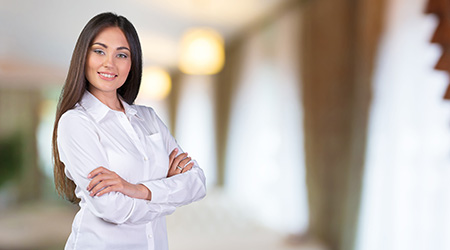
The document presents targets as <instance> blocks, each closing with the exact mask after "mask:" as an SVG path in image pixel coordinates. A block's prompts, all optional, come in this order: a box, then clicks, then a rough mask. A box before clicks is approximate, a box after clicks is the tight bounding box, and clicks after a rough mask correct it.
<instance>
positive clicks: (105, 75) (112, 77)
mask: <svg viewBox="0 0 450 250" xmlns="http://www.w3.org/2000/svg"><path fill="white" fill-rule="evenodd" d="M97 73H98V74H99V75H100V76H101V77H102V78H105V79H114V78H115V77H117V75H115V74H107V73H101V72H97Z"/></svg>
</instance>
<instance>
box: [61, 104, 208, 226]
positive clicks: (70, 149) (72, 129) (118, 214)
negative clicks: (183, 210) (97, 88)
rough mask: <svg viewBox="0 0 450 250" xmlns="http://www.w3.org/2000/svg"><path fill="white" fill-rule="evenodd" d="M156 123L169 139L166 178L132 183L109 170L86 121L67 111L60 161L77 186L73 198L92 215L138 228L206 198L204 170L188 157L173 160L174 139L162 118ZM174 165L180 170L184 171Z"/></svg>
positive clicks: (176, 148) (75, 113) (183, 154)
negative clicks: (82, 204)
mask: <svg viewBox="0 0 450 250" xmlns="http://www.w3.org/2000/svg"><path fill="white" fill-rule="evenodd" d="M158 119H159V118H158ZM158 123H159V124H160V128H159V129H160V132H161V133H162V134H163V137H164V138H166V139H167V140H166V143H167V145H166V149H170V150H171V153H170V155H169V156H168V157H169V166H166V167H167V168H168V173H167V178H162V179H158V180H148V181H143V182H142V183H139V184H132V183H129V182H127V181H125V180H124V179H123V178H122V177H121V176H119V175H118V174H117V173H115V172H113V171H111V170H110V169H109V163H108V160H107V157H106V153H105V151H104V149H103V148H102V145H101V144H100V141H99V139H98V135H97V134H96V132H95V128H94V127H95V126H94V125H93V122H92V121H90V120H89V118H88V117H84V116H83V115H82V114H80V113H79V112H70V111H68V112H66V113H65V114H64V115H63V116H62V117H61V119H60V122H59V126H58V148H59V152H60V158H61V161H63V163H64V164H65V167H66V169H65V172H66V175H67V176H68V177H69V178H70V179H72V180H73V181H74V182H75V184H76V185H77V188H76V190H75V192H76V195H77V196H78V197H80V198H81V199H82V201H83V202H84V203H85V205H86V206H87V209H89V210H90V211H91V212H92V213H93V214H94V215H95V216H97V217H99V218H102V219H103V220H105V221H108V222H111V223H115V224H122V223H131V224H142V223H147V222H149V221H152V220H154V219H155V218H157V217H160V216H165V215H168V214H171V213H173V212H174V211H175V209H176V207H179V206H182V205H186V204H189V203H191V202H193V201H196V200H199V199H201V198H203V197H204V196H205V195H206V187H205V177H204V174H203V171H202V170H201V169H200V168H199V167H198V166H197V164H196V162H195V161H193V160H192V161H191V158H190V157H187V154H186V153H182V154H179V155H178V156H177V154H178V151H179V150H180V149H178V145H177V144H176V141H175V140H174V139H173V137H171V135H170V133H169V132H168V130H167V128H166V127H165V126H164V125H163V123H162V122H161V121H160V120H158ZM99 166H101V167H99ZM178 166H180V168H181V167H184V168H183V169H182V171H180V169H179V168H178ZM180 173H183V174H180ZM94 195H95V197H94Z"/></svg>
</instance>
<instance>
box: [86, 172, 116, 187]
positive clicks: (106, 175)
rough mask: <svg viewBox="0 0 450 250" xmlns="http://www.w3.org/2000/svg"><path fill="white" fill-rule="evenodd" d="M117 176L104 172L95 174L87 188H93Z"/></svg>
mask: <svg viewBox="0 0 450 250" xmlns="http://www.w3.org/2000/svg"><path fill="white" fill-rule="evenodd" d="M113 178H115V175H114V174H112V173H104V174H103V173H102V174H99V175H97V176H95V177H94V178H93V179H92V180H91V181H90V182H89V184H88V186H87V188H86V189H87V190H91V189H92V188H94V187H95V186H96V185H98V184H99V183H100V182H102V181H105V180H110V179H113Z"/></svg>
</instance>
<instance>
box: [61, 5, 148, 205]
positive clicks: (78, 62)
mask: <svg viewBox="0 0 450 250" xmlns="http://www.w3.org/2000/svg"><path fill="white" fill-rule="evenodd" d="M107 27H118V28H120V29H121V30H122V32H123V33H124V34H125V37H126V38H127V40H128V44H129V45H130V50H131V68H130V72H129V73H128V77H127V79H126V81H125V83H124V84H123V85H122V86H121V87H120V88H119V89H118V90H117V93H118V94H119V95H121V96H122V98H123V99H124V101H126V102H127V103H128V104H133V102H134V100H135V99H136V96H137V94H138V92H139V86H140V84H141V77H142V51H141V44H140V42H139V37H138V34H137V32H136V29H135V28H134V26H133V24H131V23H130V21H128V20H127V19H126V18H125V17H123V16H119V15H116V14H114V13H110V12H106V13H101V14H99V15H97V16H95V17H93V18H92V19H91V20H90V21H89V22H88V23H87V24H86V26H85V27H84V28H83V30H82V31H81V33H80V36H79V37H78V40H77V43H76V45H75V49H74V50H73V54H72V60H71V62H70V66H69V72H68V73H67V78H66V81H65V83H64V87H63V89H62V91H61V95H60V97H59V101H58V107H57V110H56V118H55V124H54V126H53V138H52V150H53V164H54V168H53V173H54V180H55V187H56V191H57V192H58V194H59V195H60V196H62V197H63V198H65V199H67V200H69V201H70V202H72V203H78V202H79V201H80V200H79V199H78V198H77V197H76V196H75V192H74V191H75V183H74V182H73V181H72V180H70V179H68V178H67V176H66V175H65V173H64V168H65V166H64V163H62V162H61V160H60V159H59V152H58V145H57V137H58V123H59V119H60V118H61V116H62V115H63V114H64V113H65V112H66V111H67V110H69V109H72V108H74V106H75V104H76V103H77V102H79V101H80V100H81V97H82V96H83V93H84V91H85V90H86V89H87V87H88V81H87V79H86V76H85V72H84V71H85V65H86V55H87V52H88V49H89V47H90V46H91V44H92V42H93V40H94V39H95V37H96V36H97V34H98V33H99V32H100V31H102V30H103V29H104V28H107Z"/></svg>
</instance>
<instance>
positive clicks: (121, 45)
mask: <svg viewBox="0 0 450 250" xmlns="http://www.w3.org/2000/svg"><path fill="white" fill-rule="evenodd" d="M130 67H131V51H130V46H129V44H128V41H127V39H126V37H125V35H124V34H123V32H122V31H121V30H120V29H119V28H118V27H108V28H105V29H103V30H102V31H101V32H100V33H98V35H97V36H96V37H95V38H94V41H93V43H92V45H91V47H90V48H89V49H88V53H87V57H86V67H85V72H86V78H87V80H88V81H89V91H90V92H91V93H92V94H94V95H97V94H101V95H115V94H116V93H117V89H118V88H120V87H121V86H122V85H123V84H124V83H125V80H126V79H127V77H128V73H129V72H130Z"/></svg>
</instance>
